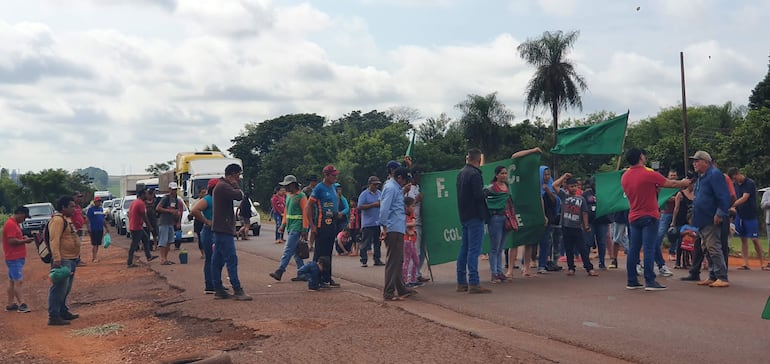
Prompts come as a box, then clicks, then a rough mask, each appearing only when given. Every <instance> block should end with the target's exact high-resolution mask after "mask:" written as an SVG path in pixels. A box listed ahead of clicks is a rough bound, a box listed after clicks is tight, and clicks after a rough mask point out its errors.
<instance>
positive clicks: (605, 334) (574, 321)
mask: <svg viewBox="0 0 770 364" xmlns="http://www.w3.org/2000/svg"><path fill="white" fill-rule="evenodd" d="M238 248H239V251H241V252H248V253H253V254H256V255H259V256H262V257H266V258H270V259H273V260H275V261H277V260H278V259H279V257H280V255H281V253H282V249H283V245H276V244H274V243H273V231H272V226H271V225H265V226H263V229H262V236H260V237H251V240H249V241H245V242H239V244H238ZM383 255H384V254H383ZM333 262H334V275H335V277H339V278H342V279H344V280H345V281H350V282H355V283H358V284H361V285H363V286H367V287H373V288H377V289H382V286H383V279H384V269H383V267H372V266H370V267H368V268H361V267H359V262H358V259H357V258H355V257H337V256H335V257H334V259H333ZM621 264H623V262H621ZM275 265H276V266H277V263H276V264H275ZM260 268H262V269H264V267H260ZM480 268H481V276H482V278H483V277H488V276H489V274H488V269H489V267H488V264H487V262H486V261H481V262H480ZM454 269H455V265H454V263H448V264H443V265H439V266H434V267H433V274H434V278H435V282H433V283H429V284H428V285H426V286H425V287H422V288H420V289H419V290H420V294H419V295H418V296H419V298H418V301H419V304H424V303H429V304H432V305H435V306H438V307H443V308H445V309H447V310H449V311H453V312H456V313H461V314H464V315H465V316H468V317H472V318H477V319H481V320H483V321H485V322H491V323H496V324H499V325H501V326H504V327H509V328H512V329H515V330H516V331H517V332H526V333H531V334H534V335H536V336H539V337H544V338H550V339H553V340H554V341H558V342H561V343H567V344H571V345H575V346H578V347H581V348H585V349H588V350H590V351H595V352H599V353H604V354H607V355H609V356H611V357H615V358H622V359H625V360H629V361H634V362H642V363H663V362H681V363H741V362H745V363H760V362H764V363H767V362H770V346H769V345H768V344H767V339H766V338H767V337H768V335H769V334H770V321H765V320H761V319H760V313H761V311H762V308H763V307H764V304H765V302H766V300H767V299H768V294H770V272H762V271H759V270H752V271H736V270H734V269H731V270H730V281H731V284H732V287H730V288H726V289H718V288H708V287H700V286H696V285H695V284H693V283H689V282H681V281H679V279H678V276H680V275H682V274H684V271H676V273H677V274H676V275H675V276H674V277H672V278H661V279H660V281H661V282H662V283H663V284H665V285H668V287H669V289H668V290H667V291H663V292H645V291H643V290H636V291H628V290H626V289H625V282H626V278H625V270H624V269H620V270H614V271H605V272H601V273H600V277H587V276H586V275H585V274H581V272H578V274H577V275H576V276H575V277H567V276H565V275H564V274H561V273H552V274H548V275H544V276H538V277H536V278H521V277H517V278H515V279H514V280H513V282H511V283H505V284H498V285H494V286H492V285H491V284H487V285H488V286H490V287H491V288H493V289H494V293H492V294H490V295H468V294H461V293H455V292H454V279H455V278H454V277H455V272H454ZM268 270H269V269H268ZM294 273H295V268H294V267H291V266H290V267H289V269H288V271H287V273H286V275H284V277H292V276H293V275H294ZM286 279H287V278H284V280H286ZM410 304H412V305H418V303H409V302H407V303H405V304H404V307H408V306H409V305H410ZM580 361H583V360H580Z"/></svg>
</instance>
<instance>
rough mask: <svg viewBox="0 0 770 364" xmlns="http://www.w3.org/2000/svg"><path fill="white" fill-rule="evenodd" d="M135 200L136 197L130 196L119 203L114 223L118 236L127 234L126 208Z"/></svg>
mask: <svg viewBox="0 0 770 364" xmlns="http://www.w3.org/2000/svg"><path fill="white" fill-rule="evenodd" d="M135 200H136V195H131V196H126V197H123V199H122V200H121V201H120V211H118V218H117V220H116V222H115V227H116V228H117V231H118V234H119V235H126V234H127V233H128V208H129V207H130V206H131V203H132V202H134V201H135Z"/></svg>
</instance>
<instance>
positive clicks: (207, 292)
mask: <svg viewBox="0 0 770 364" xmlns="http://www.w3.org/2000/svg"><path fill="white" fill-rule="evenodd" d="M214 292H216V291H215V290H214V289H213V288H206V289H204V290H203V293H204V294H214Z"/></svg>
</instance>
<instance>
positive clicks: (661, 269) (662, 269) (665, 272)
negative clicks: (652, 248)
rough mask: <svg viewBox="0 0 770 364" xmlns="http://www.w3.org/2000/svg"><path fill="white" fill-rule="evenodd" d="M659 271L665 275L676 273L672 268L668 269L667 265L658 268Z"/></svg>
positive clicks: (669, 275)
mask: <svg viewBox="0 0 770 364" xmlns="http://www.w3.org/2000/svg"><path fill="white" fill-rule="evenodd" d="M658 273H659V274H660V275H661V276H663V277H671V276H673V275H674V272H672V271H671V269H668V267H667V266H665V265H664V266H662V267H660V268H659V269H658Z"/></svg>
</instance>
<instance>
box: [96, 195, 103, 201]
mask: <svg viewBox="0 0 770 364" xmlns="http://www.w3.org/2000/svg"><path fill="white" fill-rule="evenodd" d="M101 200H102V198H101V197H99V196H96V197H94V202H96V201H101Z"/></svg>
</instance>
